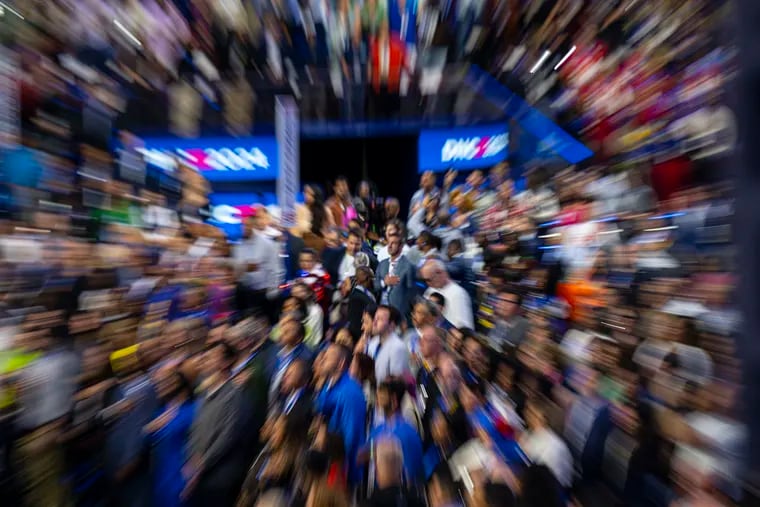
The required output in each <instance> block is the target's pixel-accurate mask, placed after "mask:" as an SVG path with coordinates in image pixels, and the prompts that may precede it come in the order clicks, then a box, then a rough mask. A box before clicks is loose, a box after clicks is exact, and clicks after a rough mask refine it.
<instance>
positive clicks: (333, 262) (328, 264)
mask: <svg viewBox="0 0 760 507" xmlns="http://www.w3.org/2000/svg"><path fill="white" fill-rule="evenodd" d="M344 255H346V247H344V246H342V247H340V248H325V249H324V250H323V251H322V266H323V267H324V268H325V271H327V273H328V274H329V275H330V283H332V284H333V286H335V287H338V285H339V283H340V282H339V280H340V278H339V277H338V274H339V273H338V270H339V269H340V263H341V262H342V261H343V256H344Z"/></svg>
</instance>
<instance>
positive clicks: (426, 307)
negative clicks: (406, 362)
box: [404, 298, 441, 362]
mask: <svg viewBox="0 0 760 507" xmlns="http://www.w3.org/2000/svg"><path fill="white" fill-rule="evenodd" d="M440 317H441V314H440V312H439V311H438V308H436V307H435V305H433V303H431V302H430V301H428V300H427V299H423V298H418V299H417V301H416V302H415V303H414V305H413V307H412V316H411V322H412V327H411V328H410V329H409V330H408V331H407V332H406V335H404V341H405V342H406V345H407V347H409V352H410V353H411V354H412V360H413V361H414V362H416V361H417V359H418V357H417V356H418V354H419V345H420V339H421V337H422V330H423V329H424V328H425V327H426V326H435V325H436V324H437V322H438V320H439V319H440Z"/></svg>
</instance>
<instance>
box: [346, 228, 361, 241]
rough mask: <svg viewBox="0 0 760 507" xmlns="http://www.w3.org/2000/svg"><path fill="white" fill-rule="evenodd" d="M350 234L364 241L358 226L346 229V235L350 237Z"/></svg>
mask: <svg viewBox="0 0 760 507" xmlns="http://www.w3.org/2000/svg"><path fill="white" fill-rule="evenodd" d="M351 236H356V237H357V238H359V241H364V232H363V231H362V230H361V229H359V228H358V227H351V228H350V229H349V230H348V236H347V237H349V238H350V237H351Z"/></svg>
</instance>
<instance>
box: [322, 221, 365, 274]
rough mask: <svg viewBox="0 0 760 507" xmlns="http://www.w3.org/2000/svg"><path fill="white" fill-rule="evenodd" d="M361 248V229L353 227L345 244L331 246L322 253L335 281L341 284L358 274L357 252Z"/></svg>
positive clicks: (329, 272) (324, 263)
mask: <svg viewBox="0 0 760 507" xmlns="http://www.w3.org/2000/svg"><path fill="white" fill-rule="evenodd" d="M361 248H362V233H361V231H358V230H356V229H351V230H350V231H349V232H348V238H347V239H346V244H345V245H344V246H341V247H338V248H329V249H327V250H325V251H324V252H323V253H322V261H323V265H324V267H325V270H326V271H327V273H328V274H329V275H330V280H331V281H333V283H335V284H339V283H341V282H343V280H345V279H346V278H350V277H352V276H354V275H355V274H356V254H358V253H359V252H361Z"/></svg>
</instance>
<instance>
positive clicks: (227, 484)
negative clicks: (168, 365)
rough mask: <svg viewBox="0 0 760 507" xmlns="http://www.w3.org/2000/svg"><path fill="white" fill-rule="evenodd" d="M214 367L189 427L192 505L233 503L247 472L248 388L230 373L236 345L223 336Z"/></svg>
mask: <svg viewBox="0 0 760 507" xmlns="http://www.w3.org/2000/svg"><path fill="white" fill-rule="evenodd" d="M206 354H207V356H206V358H205V366H206V370H207V372H209V373H210V376H209V378H208V381H207V382H206V383H205V384H206V385H205V389H204V390H203V393H202V394H201V395H200V396H201V398H200V400H199V402H198V408H197V411H196V414H195V421H193V425H192V427H191V430H190V442H189V448H190V453H191V455H190V462H189V463H188V465H189V467H188V469H189V470H190V474H189V480H188V484H187V487H186V488H185V492H184V493H183V496H185V497H186V498H189V500H190V502H189V503H190V505H193V506H195V505H198V506H201V505H217V506H219V507H228V506H229V507H231V506H232V505H234V502H235V499H236V498H237V494H238V492H239V490H240V486H241V484H242V482H243V478H244V475H245V471H246V467H247V466H248V463H246V460H247V457H248V453H247V452H246V450H247V448H246V446H245V445H242V444H243V443H244V440H243V439H244V437H245V428H244V426H245V424H246V414H247V412H248V410H247V406H246V405H245V398H244V392H243V390H242V389H241V387H240V386H239V385H238V382H236V381H235V380H234V379H233V378H232V367H233V365H234V364H235V361H236V359H237V351H236V350H235V349H234V348H233V347H231V346H230V345H229V344H227V343H226V342H219V343H217V344H215V345H214V346H213V348H211V349H210V350H209V351H208V352H207V353H206Z"/></svg>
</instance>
